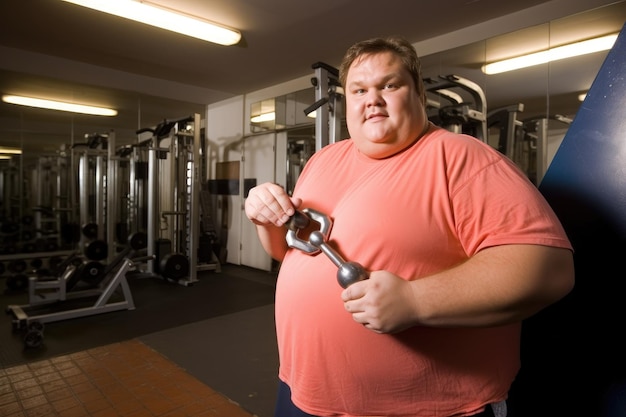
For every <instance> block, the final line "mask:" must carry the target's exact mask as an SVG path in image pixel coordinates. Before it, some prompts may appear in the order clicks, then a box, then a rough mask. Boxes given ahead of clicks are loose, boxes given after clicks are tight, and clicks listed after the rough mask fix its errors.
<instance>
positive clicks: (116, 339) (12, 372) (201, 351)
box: [0, 264, 278, 417]
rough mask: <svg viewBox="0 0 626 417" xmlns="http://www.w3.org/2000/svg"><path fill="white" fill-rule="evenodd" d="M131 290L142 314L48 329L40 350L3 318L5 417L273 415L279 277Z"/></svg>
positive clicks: (0, 368) (14, 299)
mask: <svg viewBox="0 0 626 417" xmlns="http://www.w3.org/2000/svg"><path fill="white" fill-rule="evenodd" d="M1 283H2V279H1V278H0V284H1ZM128 283H129V286H130V288H131V292H132V297H133V301H134V304H135V309H134V310H123V311H118V312H109V313H103V314H96V315H92V316H87V317H80V318H75V319H71V320H63V321H58V322H51V323H47V324H46V325H45V327H44V331H43V335H44V338H43V343H42V344H41V346H39V347H36V348H29V347H26V346H25V344H24V342H23V336H24V334H23V332H22V331H19V330H16V329H15V328H14V326H13V323H12V320H13V316H12V315H11V314H5V315H2V316H1V317H0V334H3V335H4V336H2V337H1V339H0V340H1V342H0V415H1V416H6V417H18V416H20V417H22V416H29V417H30V416H102V417H108V416H132V417H140V416H168V417H170V416H171V417H173V416H228V417H230V416H232V417H240V416H241V417H248V416H257V417H271V416H272V415H273V409H274V402H275V394H276V387H277V382H278V380H277V376H276V375H277V366H278V359H277V351H276V341H275V330H274V304H273V303H274V289H275V283H276V274H275V273H271V272H266V271H259V270H255V269H253V268H248V267H242V266H235V265H230V264H227V265H222V267H221V270H220V271H219V272H216V271H202V272H200V273H199V274H198V281H197V282H195V283H194V284H193V285H191V286H184V285H179V284H175V283H171V282H169V281H166V280H163V279H160V278H147V279H146V278H138V279H135V278H132V277H131V278H129V279H128ZM0 301H2V303H3V305H4V306H5V307H6V306H9V305H16V304H18V305H19V304H26V303H27V294H25V293H24V291H22V292H17V291H13V292H11V291H6V292H5V293H4V294H2V295H0Z"/></svg>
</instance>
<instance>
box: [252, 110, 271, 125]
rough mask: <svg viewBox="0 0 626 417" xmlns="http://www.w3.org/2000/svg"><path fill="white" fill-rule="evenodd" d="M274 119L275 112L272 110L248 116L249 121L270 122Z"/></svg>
mask: <svg viewBox="0 0 626 417" xmlns="http://www.w3.org/2000/svg"><path fill="white" fill-rule="evenodd" d="M274 119H276V113H274V112H273V111H271V112H267V113H261V114H259V115H258V116H253V117H251V118H250V122H252V123H263V122H271V121H272V120H274Z"/></svg>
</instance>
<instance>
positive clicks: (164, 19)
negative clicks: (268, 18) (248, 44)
mask: <svg viewBox="0 0 626 417" xmlns="http://www.w3.org/2000/svg"><path fill="white" fill-rule="evenodd" d="M63 1H66V2H68V3H73V4H76V5H79V6H83V7H88V8H90V9H94V10H98V11H101V12H104V13H109V14H112V15H115V16H119V17H123V18H125V19H130V20H135V21H137V22H141V23H145V24H147V25H151V26H156V27H158V28H161V29H166V30H170V31H172V32H177V33H181V34H183V35H187V36H191V37H193V38H197V39H201V40H204V41H207V42H213V43H217V44H220V45H227V46H228V45H234V44H236V43H237V42H239V41H240V40H241V33H239V31H237V30H234V29H230V28H227V27H225V26H223V25H219V24H217V23H213V22H209V21H208V20H205V19H202V18H200V17H196V16H191V15H188V14H186V13H183V12H181V11H178V10H173V9H168V8H164V7H163V6H159V5H156V4H151V3H149V2H147V1H136V0H63Z"/></svg>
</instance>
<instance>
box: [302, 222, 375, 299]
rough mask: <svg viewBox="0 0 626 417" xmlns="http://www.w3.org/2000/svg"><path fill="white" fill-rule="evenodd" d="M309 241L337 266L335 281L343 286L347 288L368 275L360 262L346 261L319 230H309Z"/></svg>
mask: <svg viewBox="0 0 626 417" xmlns="http://www.w3.org/2000/svg"><path fill="white" fill-rule="evenodd" d="M309 242H310V243H311V244H312V245H313V246H315V247H318V248H320V249H321V250H322V252H324V254H325V255H326V256H328V257H329V258H330V260H331V261H332V262H333V263H334V264H335V265H336V266H337V268H339V269H338V270H337V282H339V285H341V286H342V287H343V288H348V286H350V285H352V284H354V283H355V282H358V281H363V280H364V279H367V278H368V277H369V274H368V273H367V271H366V270H365V268H363V266H362V265H361V264H359V263H358V262H352V261H350V262H346V261H345V260H344V259H343V258H342V257H341V255H339V253H338V252H337V251H336V250H334V249H333V248H332V247H330V245H328V243H326V240H325V239H324V235H323V234H322V233H320V231H319V230H314V231H312V232H311V234H310V235H309Z"/></svg>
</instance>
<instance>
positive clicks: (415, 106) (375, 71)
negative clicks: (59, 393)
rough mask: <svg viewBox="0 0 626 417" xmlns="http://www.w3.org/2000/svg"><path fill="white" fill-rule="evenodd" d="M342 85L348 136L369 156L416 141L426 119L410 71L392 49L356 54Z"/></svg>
mask: <svg viewBox="0 0 626 417" xmlns="http://www.w3.org/2000/svg"><path fill="white" fill-rule="evenodd" d="M345 87H346V88H345V97H346V121H347V124H348V130H349V132H350V136H351V137H352V139H353V140H354V143H355V144H356V146H357V148H358V149H359V151H360V152H361V153H363V154H365V155H367V156H369V157H370V158H376V159H380V158H386V157H388V156H391V155H393V154H396V153H398V152H400V151H402V150H403V149H405V148H406V147H408V146H409V145H411V144H412V143H413V142H415V140H416V139H417V138H418V136H419V134H420V133H421V132H422V131H423V129H424V126H425V124H426V123H427V122H428V119H427V117H426V113H425V111H424V106H423V104H422V102H421V100H420V96H419V94H418V93H417V91H416V90H415V85H414V83H413V79H412V78H411V75H410V74H409V72H408V71H407V70H406V69H405V68H404V66H403V65H402V61H401V60H400V58H398V57H397V56H396V55H395V54H393V53H391V52H384V53H379V54H366V55H363V56H361V57H359V58H357V59H356V60H355V61H354V62H353V63H352V65H351V66H350V68H349V70H348V76H347V78H346V86H345Z"/></svg>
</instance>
